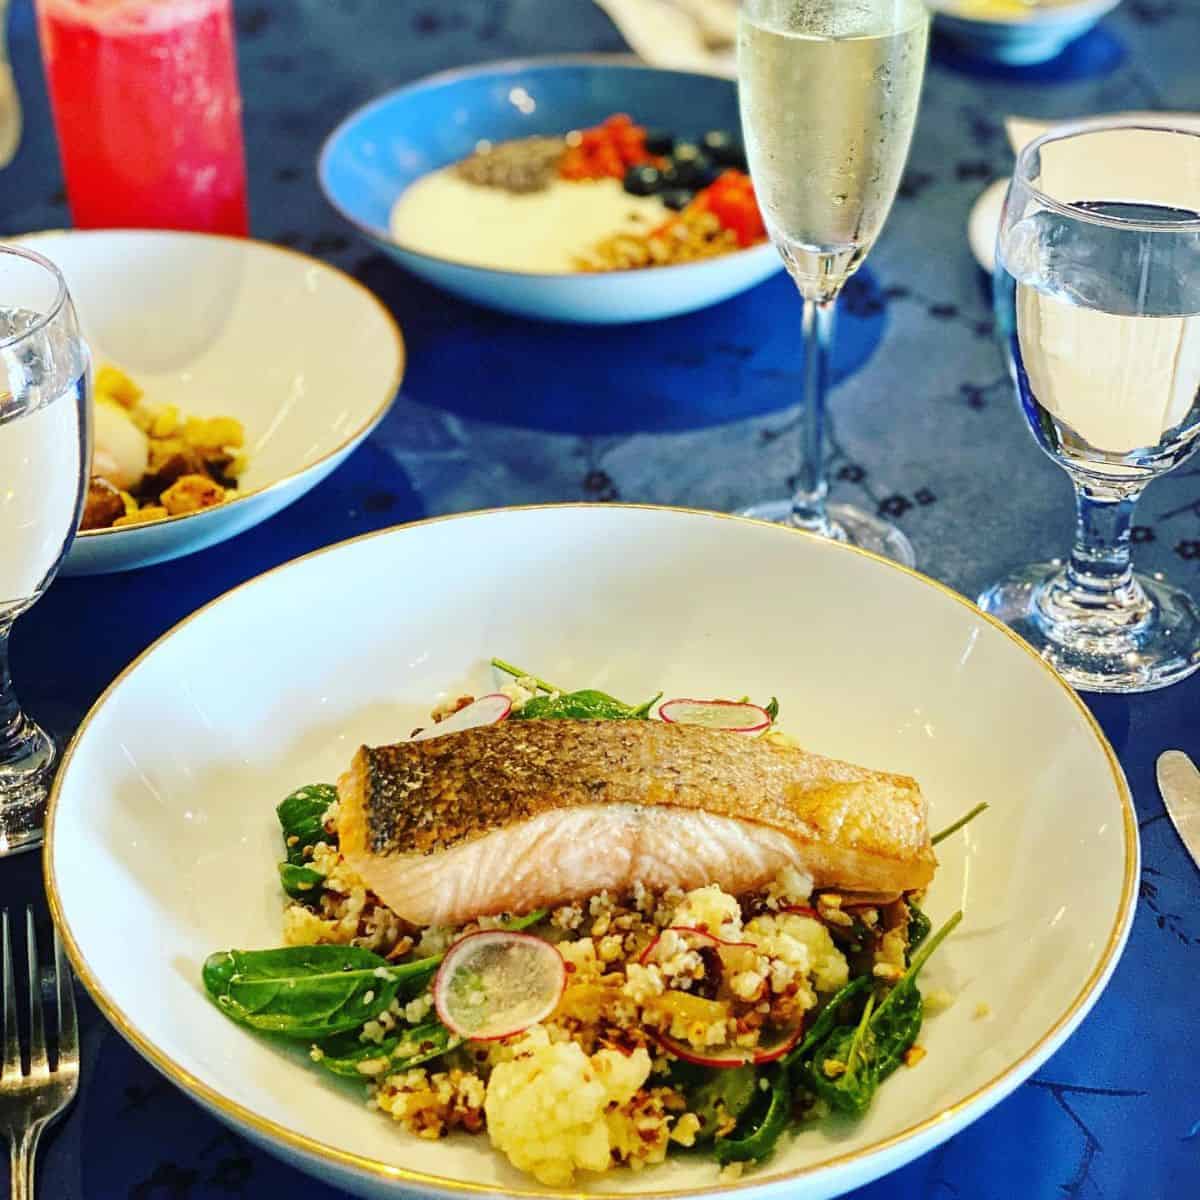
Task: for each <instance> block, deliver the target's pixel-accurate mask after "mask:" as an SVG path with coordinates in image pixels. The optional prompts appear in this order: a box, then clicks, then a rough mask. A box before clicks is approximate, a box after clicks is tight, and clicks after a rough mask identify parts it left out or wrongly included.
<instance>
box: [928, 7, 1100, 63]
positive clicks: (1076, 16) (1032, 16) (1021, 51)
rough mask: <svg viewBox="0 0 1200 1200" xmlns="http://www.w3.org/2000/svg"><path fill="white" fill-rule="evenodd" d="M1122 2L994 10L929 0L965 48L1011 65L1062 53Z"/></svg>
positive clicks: (941, 24)
mask: <svg viewBox="0 0 1200 1200" xmlns="http://www.w3.org/2000/svg"><path fill="white" fill-rule="evenodd" d="M1120 2H1121V0H1058V2H1057V3H1049V4H1040V5H1037V6H1035V7H1030V8H1029V9H1028V10H1027V11H1025V12H1020V13H1014V14H991V13H987V12H982V11H979V10H977V9H974V8H973V7H972V6H971V5H970V4H968V3H964V0H928V3H929V8H930V10H931V11H932V12H933V14H934V22H935V24H936V26H937V28H938V30H940V31H941V33H943V34H944V35H945V36H946V37H947V38H948V39H949V40H950V41H952V42H954V43H955V44H956V45H957V46H958V47H959V48H960V49H961V50H964V51H965V52H966V53H968V54H971V55H974V56H975V57H976V58H980V59H987V60H989V61H991V62H996V63H1001V64H1003V65H1004V66H1011V67H1026V66H1032V65H1034V64H1035V63H1043V62H1047V61H1048V60H1049V59H1052V58H1054V57H1056V56H1057V55H1059V54H1061V53H1062V52H1063V51H1064V50H1065V49H1066V48H1067V47H1068V46H1069V45H1070V44H1071V43H1072V42H1074V41H1076V40H1077V39H1079V38H1081V37H1083V35H1084V34H1085V33H1087V32H1088V31H1089V30H1090V29H1091V28H1092V27H1093V26H1094V25H1095V24H1096V23H1097V22H1098V21H1099V20H1100V18H1101V17H1103V16H1104V15H1105V13H1108V12H1110V11H1111V10H1112V9H1114V8H1116V7H1117V5H1118V4H1119V3H1120Z"/></svg>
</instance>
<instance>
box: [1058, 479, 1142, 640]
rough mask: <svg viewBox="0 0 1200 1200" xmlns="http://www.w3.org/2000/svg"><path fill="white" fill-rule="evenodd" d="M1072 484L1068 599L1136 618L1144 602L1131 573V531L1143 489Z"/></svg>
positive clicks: (1078, 604) (1087, 607)
mask: <svg viewBox="0 0 1200 1200" xmlns="http://www.w3.org/2000/svg"><path fill="white" fill-rule="evenodd" d="M1074 483H1075V545H1074V547H1073V549H1072V550H1071V557H1070V559H1069V560H1068V562H1067V567H1066V571H1065V585H1066V591H1067V593H1068V595H1069V596H1070V602H1071V604H1072V605H1073V606H1074V607H1075V608H1077V609H1085V610H1096V609H1102V610H1105V611H1107V612H1109V613H1111V612H1112V611H1113V610H1114V609H1117V608H1119V609H1124V610H1125V611H1126V613H1127V614H1128V616H1129V617H1130V618H1132V619H1133V620H1140V619H1141V618H1142V617H1143V616H1144V615H1145V610H1146V608H1147V606H1148V605H1147V600H1146V595H1145V593H1144V592H1143V591H1142V587H1141V585H1140V584H1139V583H1138V581H1137V580H1136V579H1135V578H1134V575H1133V562H1132V559H1131V556H1130V549H1129V534H1130V527H1131V525H1132V523H1133V509H1134V505H1136V504H1137V501H1138V496H1139V495H1140V494H1141V489H1136V490H1134V489H1130V488H1110V487H1104V486H1103V485H1097V484H1093V483H1084V482H1082V481H1080V480H1075V481H1074Z"/></svg>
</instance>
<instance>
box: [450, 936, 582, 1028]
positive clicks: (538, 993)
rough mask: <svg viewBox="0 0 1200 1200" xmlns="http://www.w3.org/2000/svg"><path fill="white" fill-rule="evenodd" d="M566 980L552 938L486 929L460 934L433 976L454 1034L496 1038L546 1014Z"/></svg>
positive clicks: (563, 968) (556, 1000)
mask: <svg viewBox="0 0 1200 1200" xmlns="http://www.w3.org/2000/svg"><path fill="white" fill-rule="evenodd" d="M566 983H567V968H566V964H565V963H564V962H563V958H562V955H561V954H559V952H558V951H557V950H556V949H555V948H554V947H553V946H552V945H551V944H550V943H549V942H547V941H544V940H543V939H542V938H540V937H534V936H533V935H532V934H529V933H514V932H512V931H511V930H505V929H484V930H480V931H479V932H478V933H469V934H467V936H466V937H464V938H460V939H459V940H458V941H457V942H455V943H454V945H453V946H451V947H450V949H449V950H448V951H447V952H446V957H445V958H444V959H443V960H442V965H441V966H440V967H439V968H438V973H437V975H436V976H435V977H434V980H433V1003H434V1007H435V1008H436V1009H437V1015H438V1017H439V1018H440V1019H441V1022H442V1024H443V1025H445V1026H446V1028H447V1029H449V1030H450V1032H451V1033H455V1034H458V1036H459V1037H463V1038H469V1039H470V1040H471V1041H474V1042H492V1041H496V1040H497V1039H498V1038H505V1037H511V1036H512V1035H513V1034H515V1033H520V1032H521V1031H522V1030H523V1029H528V1028H529V1027H530V1026H531V1025H536V1024H537V1023H538V1022H539V1021H541V1020H544V1019H545V1018H546V1017H548V1016H549V1015H550V1014H551V1013H552V1012H553V1011H554V1010H555V1008H556V1007H557V1006H558V1002H559V999H560V998H561V997H562V993H563V988H564V987H565V986H566Z"/></svg>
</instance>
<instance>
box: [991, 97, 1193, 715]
mask: <svg viewBox="0 0 1200 1200" xmlns="http://www.w3.org/2000/svg"><path fill="white" fill-rule="evenodd" d="M995 283H996V310H997V317H998V324H999V328H1000V332H1001V335H1002V337H1003V340H1004V344H1005V347H1006V349H1007V352H1008V358H1009V365H1010V369H1011V373H1012V376H1013V380H1014V382H1015V384H1016V392H1017V398H1018V400H1019V402H1020V407H1021V411H1022V413H1023V414H1024V416H1025V419H1026V421H1027V422H1028V423H1029V428H1030V429H1031V430H1032V432H1033V436H1034V438H1035V440H1036V441H1037V444H1038V445H1039V446H1040V447H1041V449H1042V450H1043V451H1044V452H1045V453H1046V454H1048V455H1049V456H1050V457H1051V458H1052V459H1053V460H1054V461H1055V462H1056V463H1057V464H1058V465H1059V466H1060V467H1062V468H1063V469H1064V470H1065V471H1066V472H1067V474H1068V475H1069V476H1070V478H1071V482H1072V483H1073V484H1074V487H1075V503H1076V527H1075V545H1074V547H1073V548H1072V550H1071V554H1070V557H1069V558H1068V559H1067V561H1066V562H1065V563H1062V562H1057V561H1056V562H1049V563H1038V564H1035V565H1033V566H1028V567H1023V568H1021V569H1020V570H1017V571H1015V572H1014V573H1013V574H1012V575H1010V576H1009V577H1008V578H1006V579H1004V580H1002V581H1001V582H999V583H997V584H996V585H995V586H994V587H991V588H989V589H988V590H987V591H985V592H984V593H983V595H982V596H980V598H979V603H980V605H981V606H982V607H983V608H984V609H986V610H987V611H989V612H991V613H994V614H995V615H996V616H998V617H1000V618H1001V619H1002V620H1004V621H1006V622H1007V623H1008V624H1009V625H1011V626H1012V627H1013V628H1014V629H1015V630H1017V632H1019V633H1020V634H1021V635H1022V636H1023V637H1024V638H1025V639H1026V640H1027V641H1029V642H1030V643H1032V644H1033V645H1034V647H1036V648H1037V649H1038V650H1039V651H1040V652H1041V654H1042V655H1043V657H1044V658H1046V659H1047V660H1048V661H1049V662H1050V663H1052V664H1053V665H1054V666H1055V667H1057V668H1058V670H1059V671H1060V672H1062V674H1064V675H1065V676H1066V678H1067V679H1068V680H1069V681H1070V682H1071V683H1073V684H1074V685H1075V686H1076V687H1079V688H1083V689H1085V690H1091V691H1106V692H1137V691H1148V690H1150V689H1152V688H1158V687H1164V686H1166V685H1167V684H1169V683H1173V682H1174V681H1175V680H1178V679H1182V678H1183V677H1184V676H1186V675H1189V674H1190V673H1191V672H1193V671H1195V670H1197V669H1198V668H1200V605H1197V603H1196V601H1195V600H1194V599H1193V598H1192V597H1190V596H1189V595H1188V594H1187V593H1186V592H1184V591H1182V590H1181V589H1179V588H1177V587H1174V586H1172V585H1171V584H1170V583H1168V582H1167V581H1166V580H1165V579H1163V578H1162V576H1161V575H1157V574H1156V575H1154V576H1146V575H1140V574H1136V573H1135V572H1134V571H1133V568H1132V564H1131V560H1130V531H1131V524H1132V520H1133V512H1134V505H1135V504H1136V503H1137V499H1138V497H1139V496H1140V495H1141V493H1142V490H1143V489H1144V488H1145V487H1146V485H1147V484H1148V483H1150V482H1151V481H1152V480H1153V479H1155V478H1157V477H1158V476H1160V475H1163V474H1165V473H1166V472H1167V471H1170V470H1171V469H1172V468H1173V467H1176V466H1178V465H1179V463H1181V462H1182V461H1183V460H1184V459H1185V458H1187V457H1188V455H1190V454H1191V453H1192V452H1193V451H1194V450H1195V449H1196V447H1197V446H1198V445H1200V132H1198V131H1195V130H1189V129H1180V128H1176V127H1173V126H1172V125H1170V124H1169V123H1165V122H1164V123H1161V124H1157V123H1153V122H1146V121H1143V120H1140V119H1137V120H1129V119H1120V118H1101V119H1098V120H1093V121H1086V122H1081V123H1079V124H1076V125H1071V126H1060V127H1058V128H1055V129H1052V130H1050V131H1049V132H1048V133H1046V134H1045V135H1043V136H1042V137H1040V138H1038V139H1037V140H1035V141H1033V142H1031V143H1030V144H1029V145H1028V146H1026V147H1025V149H1024V150H1023V151H1022V152H1021V154H1020V156H1019V157H1018V159H1017V165H1016V170H1015V172H1014V174H1013V180H1012V184H1011V185H1010V188H1009V192H1008V197H1007V199H1006V201H1005V205H1004V213H1003V217H1002V219H1001V228H1000V235H999V239H998V242H997V255H996V280H995Z"/></svg>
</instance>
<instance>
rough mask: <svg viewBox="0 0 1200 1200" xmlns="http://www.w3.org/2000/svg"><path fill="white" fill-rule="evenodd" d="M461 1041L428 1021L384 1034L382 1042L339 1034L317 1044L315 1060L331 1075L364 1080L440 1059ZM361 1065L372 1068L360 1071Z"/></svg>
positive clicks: (439, 1023) (434, 1022)
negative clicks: (317, 1056) (397, 1031)
mask: <svg viewBox="0 0 1200 1200" xmlns="http://www.w3.org/2000/svg"><path fill="white" fill-rule="evenodd" d="M461 1042H462V1038H460V1037H456V1036H455V1035H454V1034H452V1033H451V1032H450V1031H449V1030H448V1029H447V1028H446V1027H445V1026H444V1025H443V1024H442V1023H441V1022H440V1021H429V1022H427V1023H426V1024H424V1025H417V1026H415V1027H414V1028H412V1029H405V1030H403V1031H401V1032H399V1033H397V1034H394V1035H393V1036H391V1037H386V1038H384V1039H383V1041H382V1042H363V1041H360V1040H359V1038H358V1036H357V1034H341V1035H340V1036H339V1037H336V1038H330V1039H329V1040H328V1041H326V1042H324V1043H322V1044H321V1045H320V1046H319V1049H320V1050H321V1057H320V1058H318V1059H317V1061H318V1062H319V1063H320V1064H321V1066H323V1067H324V1068H325V1070H327V1071H331V1072H332V1073H333V1074H334V1075H340V1076H342V1078H345V1079H365V1078H371V1077H375V1076H379V1075H390V1074H391V1073H392V1072H393V1071H403V1070H407V1069H408V1068H409V1067H418V1066H420V1065H421V1063H425V1062H429V1061H431V1060H432V1059H435V1058H440V1057H441V1056H442V1055H443V1054H445V1053H446V1052H447V1051H448V1050H453V1049H454V1047H455V1046H457V1045H459V1044H460V1043H461ZM363 1064H369V1065H370V1067H371V1068H372V1069H370V1070H366V1071H364V1070H362V1069H361V1068H362V1066H363Z"/></svg>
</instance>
